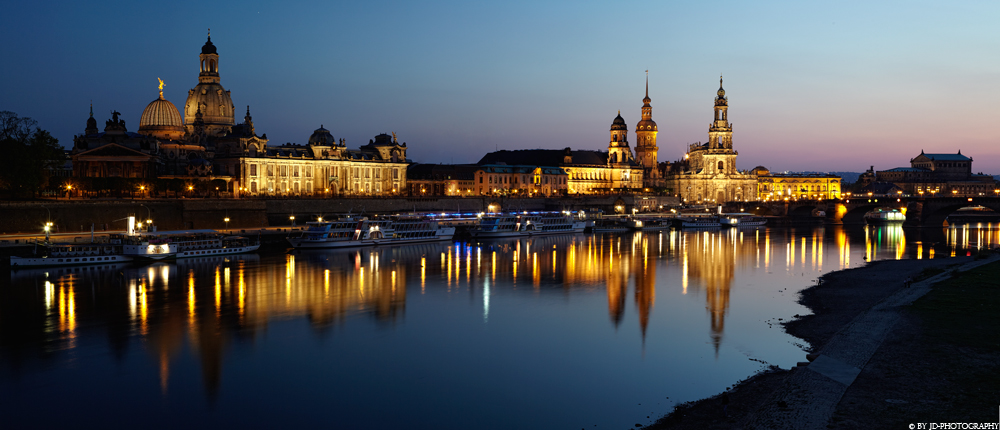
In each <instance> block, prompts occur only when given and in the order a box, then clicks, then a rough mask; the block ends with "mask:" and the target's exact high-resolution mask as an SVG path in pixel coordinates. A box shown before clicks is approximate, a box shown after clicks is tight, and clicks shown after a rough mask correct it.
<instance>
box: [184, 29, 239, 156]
mask: <svg viewBox="0 0 1000 430" xmlns="http://www.w3.org/2000/svg"><path fill="white" fill-rule="evenodd" d="M198 57H199V60H200V70H201V72H200V73H199V74H198V85H197V86H195V87H194V88H192V89H191V90H190V91H188V98H187V102H186V103H184V121H185V123H187V127H188V129H189V130H188V131H194V122H195V116H196V115H197V114H198V110H199V109H200V110H201V116H202V120H203V121H204V122H205V132H206V133H208V134H209V135H212V136H225V135H226V134H228V133H230V132H231V131H232V130H233V126H234V125H236V121H235V113H236V112H235V110H236V107H235V106H234V105H233V99H232V98H231V97H230V96H229V91H226V89H225V88H223V87H222V85H221V84H220V83H219V81H220V78H219V54H218V52H217V51H216V49H215V45H214V44H212V39H211V37H209V39H208V41H207V42H205V46H203V47H202V48H201V54H200V55H199V56H198Z"/></svg>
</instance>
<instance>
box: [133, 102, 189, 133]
mask: <svg viewBox="0 0 1000 430" xmlns="http://www.w3.org/2000/svg"><path fill="white" fill-rule="evenodd" d="M139 133H140V134H148V135H152V136H154V137H157V138H161V139H178V138H180V137H181V136H183V135H184V122H183V121H182V120H181V114H180V112H178V111H177V106H174V104H173V103H170V101H168V100H166V99H164V98H163V94H160V97H159V98H158V99H156V100H153V101H152V103H150V104H149V105H148V106H146V109H145V110H143V111H142V116H141V117H140V118H139Z"/></svg>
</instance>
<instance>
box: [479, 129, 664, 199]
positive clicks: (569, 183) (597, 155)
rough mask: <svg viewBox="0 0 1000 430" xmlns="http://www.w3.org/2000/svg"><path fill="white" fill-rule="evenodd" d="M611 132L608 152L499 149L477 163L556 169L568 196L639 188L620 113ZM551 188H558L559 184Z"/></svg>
mask: <svg viewBox="0 0 1000 430" xmlns="http://www.w3.org/2000/svg"><path fill="white" fill-rule="evenodd" d="M610 133H611V140H610V142H608V151H607V152H604V151H587V150H577V151H574V150H572V149H570V148H565V149H562V150H559V149H522V150H515V151H507V150H502V151H496V152H491V153H489V154H486V155H485V156H484V157H483V158H482V159H480V160H479V163H478V164H479V165H480V166H487V165H508V166H524V167H540V168H541V169H542V170H543V171H544V170H545V169H550V168H559V169H562V172H564V173H565V175H566V176H565V182H566V183H565V188H564V189H565V190H566V191H565V192H567V193H569V194H603V193H612V192H622V191H632V190H638V189H641V188H642V187H643V177H644V176H643V175H644V172H643V167H642V165H640V164H639V163H638V162H636V159H635V157H634V156H633V155H632V149H631V148H630V147H629V143H628V126H627V125H626V124H625V119H624V118H622V115H621V112H619V113H618V116H617V117H615V119H614V121H612V123H611V130H610ZM654 136H655V135H654ZM654 140H655V139H654ZM654 143H655V142H654ZM543 174H545V173H544V172H543ZM551 174H553V175H555V174H556V173H554V172H553V173H551ZM478 180H479V178H478V177H477V178H476V181H477V182H476V185H477V186H480V185H481V184H479V182H478ZM482 185H483V186H482V187H481V188H480V189H481V190H483V192H485V190H492V188H490V187H489V184H488V183H484V184H482ZM552 185H559V186H560V187H561V184H558V183H557V184H552ZM561 189H563V188H556V187H553V188H552V189H551V192H552V193H555V192H559V190H561Z"/></svg>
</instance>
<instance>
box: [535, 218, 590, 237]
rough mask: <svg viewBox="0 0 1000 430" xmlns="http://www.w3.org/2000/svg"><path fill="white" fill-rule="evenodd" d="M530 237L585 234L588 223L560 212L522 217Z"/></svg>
mask: <svg viewBox="0 0 1000 430" xmlns="http://www.w3.org/2000/svg"><path fill="white" fill-rule="evenodd" d="M521 219H522V222H523V223H525V225H526V227H527V228H526V230H527V233H528V235H529V236H541V235H548V234H566V233H583V230H584V229H585V228H587V222H586V221H584V220H578V219H575V218H573V216H572V215H568V214H565V213H559V212H549V213H540V214H530V215H524V216H522V217H521Z"/></svg>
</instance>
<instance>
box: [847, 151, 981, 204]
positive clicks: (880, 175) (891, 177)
mask: <svg viewBox="0 0 1000 430" xmlns="http://www.w3.org/2000/svg"><path fill="white" fill-rule="evenodd" d="M858 182H859V184H860V185H861V186H862V191H863V192H867V191H866V190H868V189H869V188H873V187H875V186H876V184H878V183H886V184H892V185H894V186H895V187H897V188H898V189H899V191H902V192H903V194H910V195H928V196H949V195H950V196H957V197H976V196H995V195H996V194H997V192H996V191H995V190H996V189H997V186H996V181H994V179H993V177H992V176H990V175H984V174H981V173H980V174H973V173H972V157H967V156H965V155H962V151H958V153H956V154H925V153H924V151H920V155H918V156H916V157H914V158H912V159H911V160H910V167H896V168H893V169H888V170H882V171H875V166H872V167H871V168H870V169H868V171H867V172H865V173H863V174H861V177H859V178H858Z"/></svg>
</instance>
